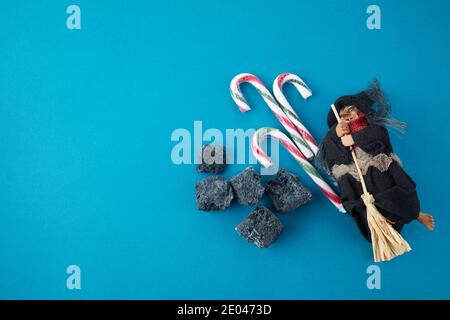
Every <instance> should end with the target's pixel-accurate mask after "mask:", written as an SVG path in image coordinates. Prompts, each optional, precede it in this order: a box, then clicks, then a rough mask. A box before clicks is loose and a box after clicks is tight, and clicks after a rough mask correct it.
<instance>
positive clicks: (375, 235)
mask: <svg viewBox="0 0 450 320" xmlns="http://www.w3.org/2000/svg"><path fill="white" fill-rule="evenodd" d="M331 108H332V109H333V113H334V115H335V117H336V119H337V121H338V123H339V122H341V118H340V116H339V114H338V112H337V110H336V107H335V106H334V104H332V105H331ZM350 150H351V152H352V157H353V161H354V162H355V165H356V170H357V171H358V176H359V179H360V181H361V186H362V189H363V194H362V195H361V198H362V199H363V202H364V205H365V206H366V210H367V222H368V225H369V229H370V234H371V238H372V248H373V257H374V261H375V262H380V261H389V260H391V259H393V258H395V257H397V256H399V255H402V254H403V253H405V252H408V251H411V247H410V246H409V244H408V242H406V240H405V239H403V237H402V236H401V235H400V234H399V233H398V232H397V231H396V230H395V229H394V228H393V227H392V225H391V223H389V222H388V221H387V220H386V218H385V217H384V216H383V215H382V214H381V213H380V212H379V211H378V209H377V208H376V207H375V198H374V197H373V196H372V195H371V194H370V193H369V192H368V191H367V186H366V183H365V181H364V177H363V175H362V172H361V168H360V167H359V164H358V159H357V158H356V154H355V151H354V150H353V148H352V147H350Z"/></svg>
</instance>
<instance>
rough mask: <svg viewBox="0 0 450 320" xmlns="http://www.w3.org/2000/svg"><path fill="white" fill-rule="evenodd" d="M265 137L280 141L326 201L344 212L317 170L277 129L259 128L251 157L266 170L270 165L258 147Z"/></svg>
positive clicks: (337, 197)
mask: <svg viewBox="0 0 450 320" xmlns="http://www.w3.org/2000/svg"><path fill="white" fill-rule="evenodd" d="M266 136H272V137H274V138H276V139H278V141H280V142H281V143H282V144H283V145H284V146H285V147H286V148H287V149H288V150H289V153H290V154H292V156H293V157H294V158H295V160H297V162H298V163H299V164H300V165H301V166H302V168H303V169H304V170H305V171H306V173H307V174H308V175H309V176H310V177H311V179H312V180H313V181H314V182H315V183H316V184H317V186H318V187H319V189H320V190H321V191H322V192H323V193H324V194H325V196H326V197H327V198H328V200H330V201H331V203H333V204H334V205H335V206H336V207H337V208H338V210H339V211H340V212H346V211H345V209H344V206H343V205H342V201H341V199H340V198H339V196H338V195H337V194H336V193H335V192H334V191H333V189H331V187H330V186H329V185H328V184H327V183H326V181H325V180H324V179H323V178H322V177H321V176H320V174H319V172H317V170H316V169H315V168H314V167H313V166H312V165H311V164H310V163H309V162H308V160H307V159H306V157H305V156H304V155H303V154H302V153H301V152H300V150H299V149H298V148H297V147H296V146H295V144H294V143H293V142H292V141H291V139H289V138H288V137H287V136H286V135H285V134H284V133H283V132H281V131H280V130H278V129H274V128H261V129H259V130H258V131H256V132H255V134H254V135H253V138H252V145H251V148H252V152H253V155H254V156H255V158H256V159H257V160H258V161H259V162H260V163H261V164H262V165H263V166H264V167H266V168H267V167H270V166H271V165H272V160H271V159H270V158H269V157H268V156H267V154H266V153H265V152H264V151H263V149H262V148H261V147H260V143H261V142H262V140H263V139H264V138H265V137H266Z"/></svg>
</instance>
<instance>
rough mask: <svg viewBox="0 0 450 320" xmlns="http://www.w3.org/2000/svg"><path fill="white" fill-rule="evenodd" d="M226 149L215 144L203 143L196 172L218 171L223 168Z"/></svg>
mask: <svg viewBox="0 0 450 320" xmlns="http://www.w3.org/2000/svg"><path fill="white" fill-rule="evenodd" d="M225 165H226V151H225V148H224V147H223V146H221V145H217V144H205V145H203V146H202V150H201V153H200V156H199V163H198V164H197V171H198V172H209V173H219V172H222V171H223V170H225Z"/></svg>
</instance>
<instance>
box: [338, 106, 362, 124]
mask: <svg viewBox="0 0 450 320" xmlns="http://www.w3.org/2000/svg"><path fill="white" fill-rule="evenodd" d="M339 115H340V116H341V119H342V120H344V121H345V122H350V121H353V120H356V119H357V118H358V115H359V110H358V108H357V107H356V106H353V105H351V106H346V107H345V108H342V109H341V111H339Z"/></svg>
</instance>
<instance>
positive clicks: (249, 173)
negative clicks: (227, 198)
mask: <svg viewBox="0 0 450 320" xmlns="http://www.w3.org/2000/svg"><path fill="white" fill-rule="evenodd" d="M230 183H231V186H232V187H233V190H234V196H235V197H236V199H237V200H238V202H239V203H240V204H244V205H247V206H253V205H255V204H256V203H257V202H258V201H259V199H261V198H262V196H263V195H264V186H263V185H262V184H261V176H260V175H259V174H258V173H257V172H256V171H255V169H253V168H252V167H248V168H247V169H245V170H244V171H242V172H241V173H239V174H237V175H235V176H234V177H233V178H231V180H230Z"/></svg>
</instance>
